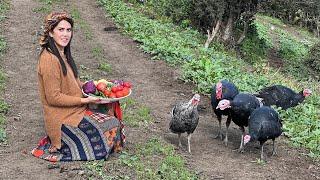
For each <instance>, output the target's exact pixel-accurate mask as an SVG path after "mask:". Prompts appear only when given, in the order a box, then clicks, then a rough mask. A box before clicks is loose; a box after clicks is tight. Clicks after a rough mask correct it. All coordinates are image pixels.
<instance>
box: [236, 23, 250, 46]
mask: <svg viewBox="0 0 320 180" xmlns="http://www.w3.org/2000/svg"><path fill="white" fill-rule="evenodd" d="M248 26H249V24H248V22H245V24H244V27H243V31H242V33H241V36H240V37H239V39H238V41H237V45H239V44H241V43H242V41H243V40H244V38H245V37H246V34H247V32H248Z"/></svg>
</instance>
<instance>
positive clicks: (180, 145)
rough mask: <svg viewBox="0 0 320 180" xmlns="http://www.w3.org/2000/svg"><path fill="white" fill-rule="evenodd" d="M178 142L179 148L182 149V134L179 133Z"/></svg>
mask: <svg viewBox="0 0 320 180" xmlns="http://www.w3.org/2000/svg"><path fill="white" fill-rule="evenodd" d="M178 140H179V144H178V146H179V147H182V144H181V133H178Z"/></svg>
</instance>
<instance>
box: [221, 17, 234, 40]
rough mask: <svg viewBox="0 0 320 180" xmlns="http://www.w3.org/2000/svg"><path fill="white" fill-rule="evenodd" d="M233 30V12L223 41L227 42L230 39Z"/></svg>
mask: <svg viewBox="0 0 320 180" xmlns="http://www.w3.org/2000/svg"><path fill="white" fill-rule="evenodd" d="M232 30H233V15H232V12H230V14H229V18H228V22H227V25H226V28H225V30H224V34H223V37H222V39H223V41H224V42H226V41H228V40H229V39H230V37H231V34H232Z"/></svg>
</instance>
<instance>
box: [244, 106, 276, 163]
mask: <svg viewBox="0 0 320 180" xmlns="http://www.w3.org/2000/svg"><path fill="white" fill-rule="evenodd" d="M248 127H249V134H248V135H246V136H245V137H244V144H246V143H248V142H249V141H259V142H260V146H261V156H260V157H261V159H262V160H264V156H263V145H264V143H265V142H266V141H267V140H269V139H272V141H273V150H272V155H275V154H276V149H275V139H276V138H277V137H279V136H280V135H281V133H282V130H281V127H282V124H281V121H280V119H279V115H278V113H277V112H276V111H275V110H274V109H272V108H270V107H267V106H263V107H261V108H258V109H255V110H254V111H253V112H252V114H251V115H250V117H249V125H248Z"/></svg>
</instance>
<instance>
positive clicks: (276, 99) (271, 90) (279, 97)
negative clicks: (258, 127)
mask: <svg viewBox="0 0 320 180" xmlns="http://www.w3.org/2000/svg"><path fill="white" fill-rule="evenodd" d="M310 95H311V90H310V89H304V90H303V91H300V92H299V93H296V92H294V91H293V90H292V89H290V88H288V87H285V86H282V85H273V86H270V87H265V88H263V89H261V90H260V91H259V92H258V94H256V96H257V97H259V98H262V99H263V100H262V102H263V104H264V105H265V106H271V105H275V106H277V107H281V108H282V109H284V110H286V109H288V108H290V107H294V106H297V105H298V104H299V103H302V102H303V101H304V99H305V97H308V96H310Z"/></svg>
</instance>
